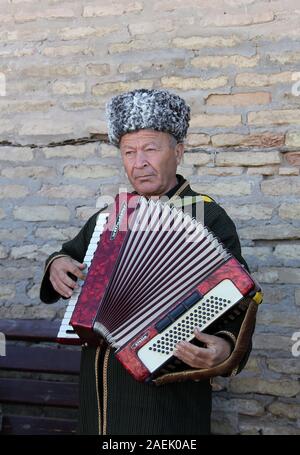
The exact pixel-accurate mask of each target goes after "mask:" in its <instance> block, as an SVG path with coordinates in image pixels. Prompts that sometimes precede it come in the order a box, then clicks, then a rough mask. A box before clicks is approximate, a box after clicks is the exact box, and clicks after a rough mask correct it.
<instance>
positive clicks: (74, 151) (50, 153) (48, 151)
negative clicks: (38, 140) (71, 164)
mask: <svg viewBox="0 0 300 455" xmlns="http://www.w3.org/2000/svg"><path fill="white" fill-rule="evenodd" d="M96 149H97V144H95V143H91V144H82V145H64V146H59V147H44V148H43V149H42V150H43V153H44V155H45V157H46V158H73V159H78V160H82V159H85V158H88V157H90V156H94V155H95V152H96Z"/></svg>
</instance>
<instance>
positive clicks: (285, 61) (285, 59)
mask: <svg viewBox="0 0 300 455" xmlns="http://www.w3.org/2000/svg"><path fill="white" fill-rule="evenodd" d="M268 57H269V59H270V62H274V63H279V64H280V65H290V64H292V63H299V61H300V52H285V53H284V54H270V55H269V56H268Z"/></svg>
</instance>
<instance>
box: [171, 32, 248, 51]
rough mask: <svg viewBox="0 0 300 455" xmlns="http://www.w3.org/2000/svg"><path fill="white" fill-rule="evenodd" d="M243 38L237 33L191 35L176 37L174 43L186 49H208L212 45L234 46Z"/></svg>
mask: <svg viewBox="0 0 300 455" xmlns="http://www.w3.org/2000/svg"><path fill="white" fill-rule="evenodd" d="M240 42H241V38H240V37H239V36H236V35H231V36H229V37H224V36H189V37H187V38H179V37H178V38H174V39H173V40H172V45H173V46H174V47H179V48H184V49H192V50H197V49H203V48H205V49H207V48H210V47H212V48H213V47H234V46H236V45H237V44H240Z"/></svg>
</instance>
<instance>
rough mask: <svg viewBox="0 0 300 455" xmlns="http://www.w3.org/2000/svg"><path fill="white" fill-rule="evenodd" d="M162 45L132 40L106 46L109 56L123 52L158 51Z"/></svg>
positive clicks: (149, 41)
mask: <svg viewBox="0 0 300 455" xmlns="http://www.w3.org/2000/svg"><path fill="white" fill-rule="evenodd" d="M162 46H163V45H162V43H160V45H159V43H158V42H157V41H152V40H149V39H148V40H145V39H134V40H130V41H127V42H121V43H113V44H110V45H109V46H108V53H109V54H121V53H123V52H133V51H139V50H141V51H145V50H150V49H160V48H161V47H162Z"/></svg>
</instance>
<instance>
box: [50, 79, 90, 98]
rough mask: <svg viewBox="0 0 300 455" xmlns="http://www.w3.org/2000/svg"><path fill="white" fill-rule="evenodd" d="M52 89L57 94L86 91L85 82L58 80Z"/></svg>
mask: <svg viewBox="0 0 300 455" xmlns="http://www.w3.org/2000/svg"><path fill="white" fill-rule="evenodd" d="M52 91H53V93H54V94H55V95H81V94H83V93H84V92H85V82H67V81H66V82H62V81H56V82H54V84H53V85H52Z"/></svg>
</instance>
